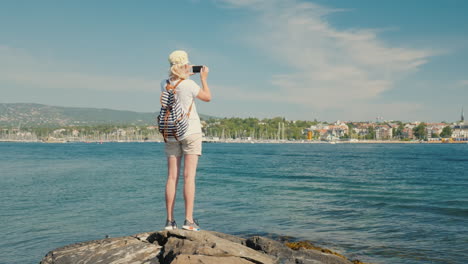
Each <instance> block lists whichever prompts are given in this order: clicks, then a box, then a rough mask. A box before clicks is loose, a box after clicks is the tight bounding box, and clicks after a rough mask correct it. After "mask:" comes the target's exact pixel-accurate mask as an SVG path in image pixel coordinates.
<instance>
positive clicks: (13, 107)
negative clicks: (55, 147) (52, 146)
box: [0, 103, 210, 127]
mask: <svg viewBox="0 0 468 264" xmlns="http://www.w3.org/2000/svg"><path fill="white" fill-rule="evenodd" d="M157 115H158V113H142V112H133V111H122V110H112V109H100V108H84V107H62V106H50V105H43V104H34V103H8V104H7V103H0V126H3V127H5V126H8V127H10V126H15V127H17V126H22V127H24V126H28V127H40V126H69V125H76V126H92V125H101V124H116V125H117V124H119V125H154V124H155V119H156V117H157ZM200 118H202V119H208V118H210V116H205V115H200Z"/></svg>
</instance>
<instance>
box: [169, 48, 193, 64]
mask: <svg viewBox="0 0 468 264" xmlns="http://www.w3.org/2000/svg"><path fill="white" fill-rule="evenodd" d="M169 63H170V64H171V65H177V64H180V65H185V64H188V63H189V60H188V54H187V52H185V51H183V50H176V51H173V52H172V53H171V54H169Z"/></svg>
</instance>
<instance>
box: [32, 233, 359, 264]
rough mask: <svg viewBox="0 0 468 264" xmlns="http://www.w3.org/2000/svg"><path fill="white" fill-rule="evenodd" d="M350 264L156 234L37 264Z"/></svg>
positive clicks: (96, 244) (282, 249) (99, 243)
mask: <svg viewBox="0 0 468 264" xmlns="http://www.w3.org/2000/svg"><path fill="white" fill-rule="evenodd" d="M65 263H67V264H68V263H82V264H87V263H93V264H94V263H102V264H104V263H115V264H117V263H135V264H136V263H146V264H156V263H158V264H159V263H161V264H166V263H171V264H185V263H204V264H237V263H239V264H244V263H245V264H270V263H271V264H273V263H285V264H289V263H291V264H293V263H294V264H300V263H303V264H319V263H324V264H352V262H350V261H349V260H347V259H345V258H342V257H339V256H337V255H334V254H330V253H324V252H321V251H320V250H305V249H300V250H292V249H290V248H288V247H286V246H285V245H284V244H282V243H280V242H278V241H274V240H271V239H268V238H265V237H259V236H255V237H251V238H249V239H243V238H239V237H236V236H232V235H228V234H223V233H218V232H212V231H200V232H192V231H185V230H173V231H159V232H148V233H141V234H136V235H133V236H126V237H119V238H106V239H102V240H94V241H88V242H84V243H77V244H73V245H69V246H65V247H62V248H58V249H55V250H52V251H50V252H49V253H48V254H47V255H46V256H45V257H44V259H42V261H41V262H40V264H65Z"/></svg>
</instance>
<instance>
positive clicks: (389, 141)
mask: <svg viewBox="0 0 468 264" xmlns="http://www.w3.org/2000/svg"><path fill="white" fill-rule="evenodd" d="M0 143H48V144H54V143H55V144H65V143H88V144H90V143H92V144H104V143H164V141H163V140H118V141H117V140H109V141H96V140H90V141H80V140H77V141H67V140H49V141H43V140H13V139H0ZM203 143H232V144H468V141H452V142H443V141H417V140H414V141H400V140H358V141H314V140H312V141H308V140H209V139H204V140H203Z"/></svg>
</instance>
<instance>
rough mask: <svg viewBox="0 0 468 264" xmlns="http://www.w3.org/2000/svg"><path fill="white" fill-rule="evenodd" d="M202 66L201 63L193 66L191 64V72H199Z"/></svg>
mask: <svg viewBox="0 0 468 264" xmlns="http://www.w3.org/2000/svg"><path fill="white" fill-rule="evenodd" d="M202 68H203V65H194V66H192V72H193V73H199V72H200V71H201V69H202Z"/></svg>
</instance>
